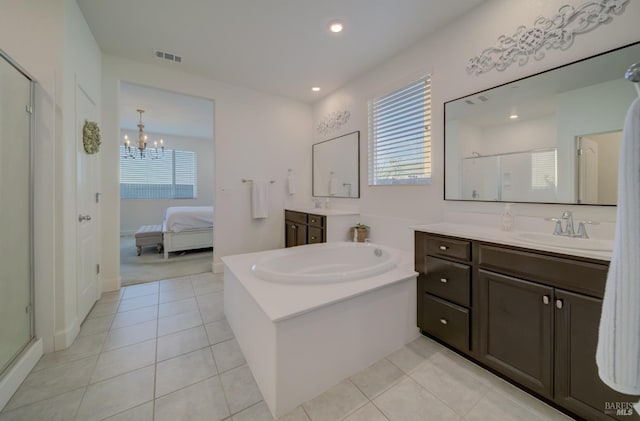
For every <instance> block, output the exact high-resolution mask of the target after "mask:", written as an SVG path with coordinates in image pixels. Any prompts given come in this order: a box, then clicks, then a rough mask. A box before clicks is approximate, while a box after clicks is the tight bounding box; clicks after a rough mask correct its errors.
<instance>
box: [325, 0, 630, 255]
mask: <svg viewBox="0 0 640 421" xmlns="http://www.w3.org/2000/svg"><path fill="white" fill-rule="evenodd" d="M566 3H571V4H575V5H578V4H580V3H582V1H581V0H571V1H568V0H562V1H560V0H553V1H545V2H540V1H537V0H521V1H517V2H516V1H508V0H493V1H489V2H487V3H484V4H482V5H480V6H478V7H476V8H475V9H473V10H472V11H471V12H470V13H468V14H467V15H465V16H464V17H462V18H461V19H459V20H457V21H456V22H454V23H452V24H449V25H447V26H446V27H445V28H442V29H440V30H438V31H437V32H435V33H434V34H432V35H430V36H428V37H426V38H425V39H424V40H423V41H422V42H420V43H418V44H416V45H414V46H412V47H410V48H408V49H406V50H404V51H402V52H399V53H398V55H397V56H396V57H394V58H393V59H391V60H389V61H387V62H385V63H383V64H382V65H380V66H378V67H377V68H375V69H374V70H372V71H370V72H368V73H366V74H364V75H362V76H361V77H359V78H358V79H356V80H354V81H352V82H351V83H349V84H347V85H346V86H344V87H343V88H342V89H340V90H338V91H336V92H334V93H332V94H331V95H329V96H328V97H326V98H325V99H324V100H322V101H319V102H318V103H316V104H314V107H313V118H314V127H315V125H317V124H318V122H319V121H321V119H322V118H323V117H324V116H326V115H327V114H329V113H331V112H332V111H335V110H350V111H351V120H350V121H349V122H348V124H347V125H346V126H343V128H342V130H341V131H340V132H341V133H347V132H350V131H353V130H361V132H362V134H363V135H362V138H363V139H367V101H368V100H370V99H372V98H375V97H377V96H380V95H382V94H385V93H388V92H389V91H390V90H392V89H394V88H397V87H400V86H402V84H405V83H408V82H410V81H413V80H415V79H417V78H418V77H420V76H421V75H423V74H425V73H430V74H431V77H432V79H431V83H432V92H431V93H432V162H433V178H432V183H431V184H430V185H426V186H410V187H409V186H398V187H368V186H367V185H366V181H363V185H362V198H361V199H360V200H359V201H358V205H359V207H360V211H361V214H362V219H363V221H364V222H365V223H367V224H369V225H371V227H372V228H371V238H372V239H373V240H374V241H382V242H385V243H388V244H390V245H394V246H397V247H401V248H403V249H407V250H411V249H412V247H413V236H412V234H411V231H410V230H409V229H408V228H407V226H408V225H409V224H411V223H414V222H415V221H419V222H421V223H429V222H436V221H440V220H443V219H446V218H447V215H449V214H451V213H454V212H464V213H467V214H468V215H469V217H470V218H471V217H473V215H474V214H499V213H500V212H501V210H502V204H497V203H471V202H445V201H444V200H443V182H444V180H443V164H444V160H443V156H444V149H443V146H444V145H443V144H444V142H443V138H444V130H443V124H442V122H443V121H444V107H443V103H444V102H445V101H449V100H452V99H455V98H459V97H462V96H465V95H468V94H471V93H473V92H478V91H481V90H484V89H488V88H490V87H493V86H496V85H499V84H502V83H505V82H508V81H511V80H515V79H518V78H521V77H524V76H528V75H531V74H534V73H537V72H540V71H542V70H546V69H549V68H553V67H556V66H559V65H562V64H564V63H568V62H571V61H575V60H578V59H581V58H584V57H588V56H590V55H593V54H595V53H599V52H603V51H606V50H609V49H612V48H615V47H619V46H622V45H625V44H629V43H632V42H635V41H637V40H638V30H637V22H638V21H639V20H640V2H629V3H628V4H627V5H626V10H625V12H624V14H622V15H621V16H614V17H613V19H612V21H611V22H610V23H608V24H606V25H602V26H600V27H598V28H596V29H595V30H593V31H591V32H588V33H585V34H581V35H577V36H576V38H575V41H574V44H573V45H572V47H571V48H569V49H568V50H565V51H561V50H545V55H546V56H545V58H544V59H542V60H539V61H536V60H535V59H533V58H531V59H530V60H529V62H528V64H527V65H525V66H520V65H518V64H517V63H514V64H512V65H511V66H510V67H509V68H507V69H506V70H504V71H502V72H498V71H495V70H492V71H489V72H487V73H484V74H481V75H478V76H475V75H469V74H468V73H467V72H466V64H467V61H468V59H469V58H471V57H473V56H476V55H478V54H479V53H480V52H481V51H482V50H484V49H485V48H487V47H489V46H492V45H495V43H496V40H497V38H498V37H499V36H500V35H503V34H504V35H511V34H513V33H514V32H515V30H516V28H517V27H518V26H520V25H525V26H528V27H531V26H532V24H533V21H534V20H535V19H536V18H537V17H538V16H540V15H542V16H547V17H550V16H552V15H553V14H555V13H557V11H558V9H559V8H560V7H561V6H562V5H564V4H566ZM629 89H630V90H632V87H629ZM338 134H339V133H334V134H332V137H333V136H335V135H338ZM319 140H323V139H319V138H318V139H314V141H319ZM361 159H362V161H361V180H366V179H367V178H366V175H367V164H366V163H367V145H366V141H365V142H363V144H362V145H361ZM345 200H346V199H345ZM352 200H353V199H352ZM353 203H354V202H351V204H352V205H353ZM565 208H569V209H573V210H574V214H576V215H577V216H578V217H581V218H582V217H584V218H589V219H593V220H597V221H614V220H615V208H612V207H607V208H605V207H593V206H580V207H577V206H566V205H542V204H518V205H516V206H514V213H515V214H516V216H517V215H529V216H555V215H557V214H559V212H560V210H561V209H565Z"/></svg>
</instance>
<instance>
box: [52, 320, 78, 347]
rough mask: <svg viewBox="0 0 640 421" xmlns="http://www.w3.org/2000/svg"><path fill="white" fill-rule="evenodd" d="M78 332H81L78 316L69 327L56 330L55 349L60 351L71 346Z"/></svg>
mask: <svg viewBox="0 0 640 421" xmlns="http://www.w3.org/2000/svg"><path fill="white" fill-rule="evenodd" d="M78 333H80V324H79V323H78V318H75V319H74V320H73V323H72V324H71V326H69V327H68V328H67V329H65V330H63V331H58V332H56V336H55V337H54V338H53V347H54V349H55V350H56V351H60V350H62V349H65V348H68V347H70V346H71V344H72V343H73V341H74V340H75V339H76V337H77V336H78Z"/></svg>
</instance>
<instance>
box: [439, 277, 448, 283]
mask: <svg viewBox="0 0 640 421" xmlns="http://www.w3.org/2000/svg"><path fill="white" fill-rule="evenodd" d="M440 282H442V283H443V284H446V283H447V282H449V280H448V279H447V278H440Z"/></svg>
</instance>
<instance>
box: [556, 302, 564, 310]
mask: <svg viewBox="0 0 640 421" xmlns="http://www.w3.org/2000/svg"><path fill="white" fill-rule="evenodd" d="M563 304H564V303H563V302H562V300H556V308H557V309H558V310H560V309H561V308H562V306H563Z"/></svg>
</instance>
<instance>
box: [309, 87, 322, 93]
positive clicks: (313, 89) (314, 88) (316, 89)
mask: <svg viewBox="0 0 640 421" xmlns="http://www.w3.org/2000/svg"><path fill="white" fill-rule="evenodd" d="M311 90H312V91H313V92H318V91H319V90H320V88H319V87H318V86H314V87H313V88H311Z"/></svg>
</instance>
